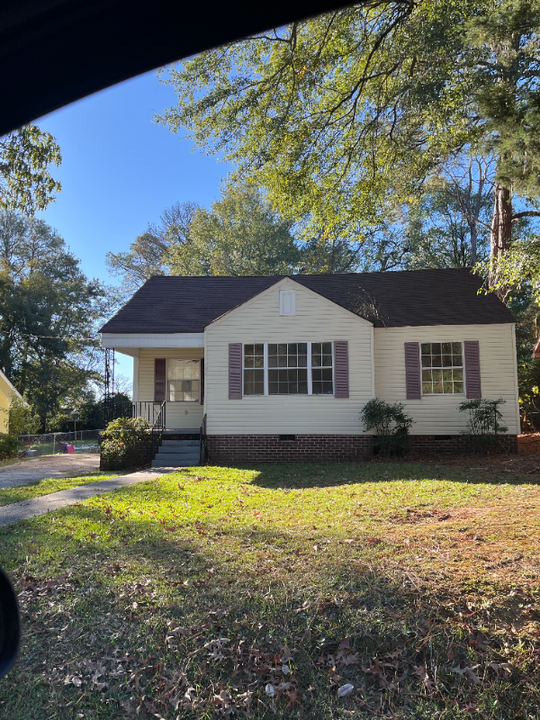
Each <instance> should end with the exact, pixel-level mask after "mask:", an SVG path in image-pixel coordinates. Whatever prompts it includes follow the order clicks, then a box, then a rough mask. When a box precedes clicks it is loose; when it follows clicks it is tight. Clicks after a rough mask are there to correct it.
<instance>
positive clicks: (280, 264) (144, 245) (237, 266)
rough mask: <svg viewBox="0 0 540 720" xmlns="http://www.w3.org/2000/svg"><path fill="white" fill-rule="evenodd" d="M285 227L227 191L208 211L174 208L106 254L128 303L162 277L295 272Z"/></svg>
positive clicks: (236, 191) (264, 206) (258, 204)
mask: <svg viewBox="0 0 540 720" xmlns="http://www.w3.org/2000/svg"><path fill="white" fill-rule="evenodd" d="M292 225H293V224H292V222H289V221H285V220H283V218H281V217H280V216H279V215H278V214H277V213H276V212H274V211H273V210H272V209H271V208H270V206H269V204H268V203H267V202H266V201H265V200H264V198H263V196H262V194H261V193H260V192H259V191H257V190H255V189H253V188H251V189H248V188H245V187H240V188H234V187H231V188H227V189H225V190H224V192H223V194H222V197H221V199H220V200H217V201H216V202H215V203H213V205H212V206H211V208H210V209H206V208H201V207H199V206H198V205H196V204H195V203H177V204H176V205H174V206H173V207H172V208H170V209H167V210H164V211H163V214H162V216H161V219H160V222H159V223H158V224H150V225H149V226H148V229H147V232H146V233H145V234H144V235H141V236H139V237H138V238H137V239H136V241H135V242H134V243H132V244H131V246H130V250H129V252H127V253H117V254H113V253H109V254H108V255H107V264H108V266H109V269H110V271H111V273H112V274H113V275H117V276H120V277H122V293H123V296H124V297H125V298H126V299H127V298H128V297H129V296H130V295H131V294H132V293H133V292H134V291H135V290H137V289H138V288H139V287H140V286H141V285H142V284H143V283H144V282H145V280H147V279H148V278H149V277H151V276H152V275H156V274H161V275H169V274H172V275H265V274H270V275H275V274H286V273H291V272H294V271H295V269H296V267H297V265H298V263H300V262H301V253H300V250H299V249H298V247H297V244H296V242H295V238H294V237H293V234H292Z"/></svg>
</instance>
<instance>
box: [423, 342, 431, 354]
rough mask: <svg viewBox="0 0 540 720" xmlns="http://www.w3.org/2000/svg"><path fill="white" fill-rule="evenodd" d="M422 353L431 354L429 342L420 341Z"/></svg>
mask: <svg viewBox="0 0 540 720" xmlns="http://www.w3.org/2000/svg"><path fill="white" fill-rule="evenodd" d="M421 348H422V355H430V354H431V344H430V343H422V345H421Z"/></svg>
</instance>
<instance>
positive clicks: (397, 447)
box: [360, 398, 414, 455]
mask: <svg viewBox="0 0 540 720" xmlns="http://www.w3.org/2000/svg"><path fill="white" fill-rule="evenodd" d="M360 417H361V419H362V422H363V424H364V429H365V430H366V431H367V432H369V431H371V430H373V431H374V432H375V440H374V448H375V452H378V453H379V454H381V455H404V454H405V453H406V452H407V450H408V447H409V428H410V427H411V426H412V424H413V422H414V421H413V419H412V418H410V417H409V416H408V415H406V414H405V412H404V408H403V403H394V404H392V403H387V402H385V401H384V400H379V399H378V398H373V400H370V401H369V402H367V403H366V404H365V405H364V407H363V408H362V410H361V412H360Z"/></svg>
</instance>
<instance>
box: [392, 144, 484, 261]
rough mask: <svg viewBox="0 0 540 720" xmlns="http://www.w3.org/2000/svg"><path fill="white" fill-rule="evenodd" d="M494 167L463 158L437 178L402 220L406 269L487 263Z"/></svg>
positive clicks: (479, 161) (427, 185) (448, 166)
mask: <svg viewBox="0 0 540 720" xmlns="http://www.w3.org/2000/svg"><path fill="white" fill-rule="evenodd" d="M492 165H493V163H492V162H490V161H489V159H488V160H487V161H485V160H484V159H483V158H481V157H469V158H462V159H461V162H459V163H455V164H453V165H451V166H450V165H447V166H446V167H445V168H444V172H443V173H440V174H437V175H435V176H433V177H432V178H431V179H430V181H429V182H428V183H426V187H425V190H424V193H423V195H422V196H421V197H420V199H419V201H418V202H416V203H413V204H411V205H410V207H409V208H407V211H406V213H405V217H404V219H403V222H402V224H403V229H404V233H402V237H403V248H404V251H403V263H402V265H403V267H404V268H406V269H416V268H423V267H473V266H475V265H476V264H477V262H480V261H485V260H487V258H488V256H489V247H490V224H489V223H490V217H489V215H490V210H491V208H492V206H493V198H492V193H493V187H494V179H493V174H492V172H490V171H491V170H492Z"/></svg>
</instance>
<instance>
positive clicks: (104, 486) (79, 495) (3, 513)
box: [0, 468, 180, 527]
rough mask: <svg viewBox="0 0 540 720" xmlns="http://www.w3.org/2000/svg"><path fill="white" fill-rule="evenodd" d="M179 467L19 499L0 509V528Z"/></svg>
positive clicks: (149, 478)
mask: <svg viewBox="0 0 540 720" xmlns="http://www.w3.org/2000/svg"><path fill="white" fill-rule="evenodd" d="M178 470H180V468H160V469H159V470H140V471H139V472H134V473H130V474H129V475H123V476H122V477H117V478H114V479H112V480H100V481H99V482H95V483H89V484H88V485H80V486H79V487H75V488H71V489H70V490H60V491H59V492H55V493H50V494H49V495H41V496H40V497H36V498H32V499H31V500H21V502H17V503H12V504H11V505H6V506H4V507H0V527H5V526H6V525H12V524H13V523H16V522H18V521H19V520H28V518H31V517H34V516H35V515H45V514H46V513H48V512H51V510H58V509H59V508H63V507H66V505H75V504H76V503H79V502H82V501H83V500H88V498H91V497H94V496H95V495H101V494H102V493H106V492H109V490H117V489H118V488H123V487H127V486H128V485H135V483H139V482H145V481H146V480H155V479H156V478H159V477H161V476H162V475H165V474H167V473H170V472H178Z"/></svg>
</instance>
